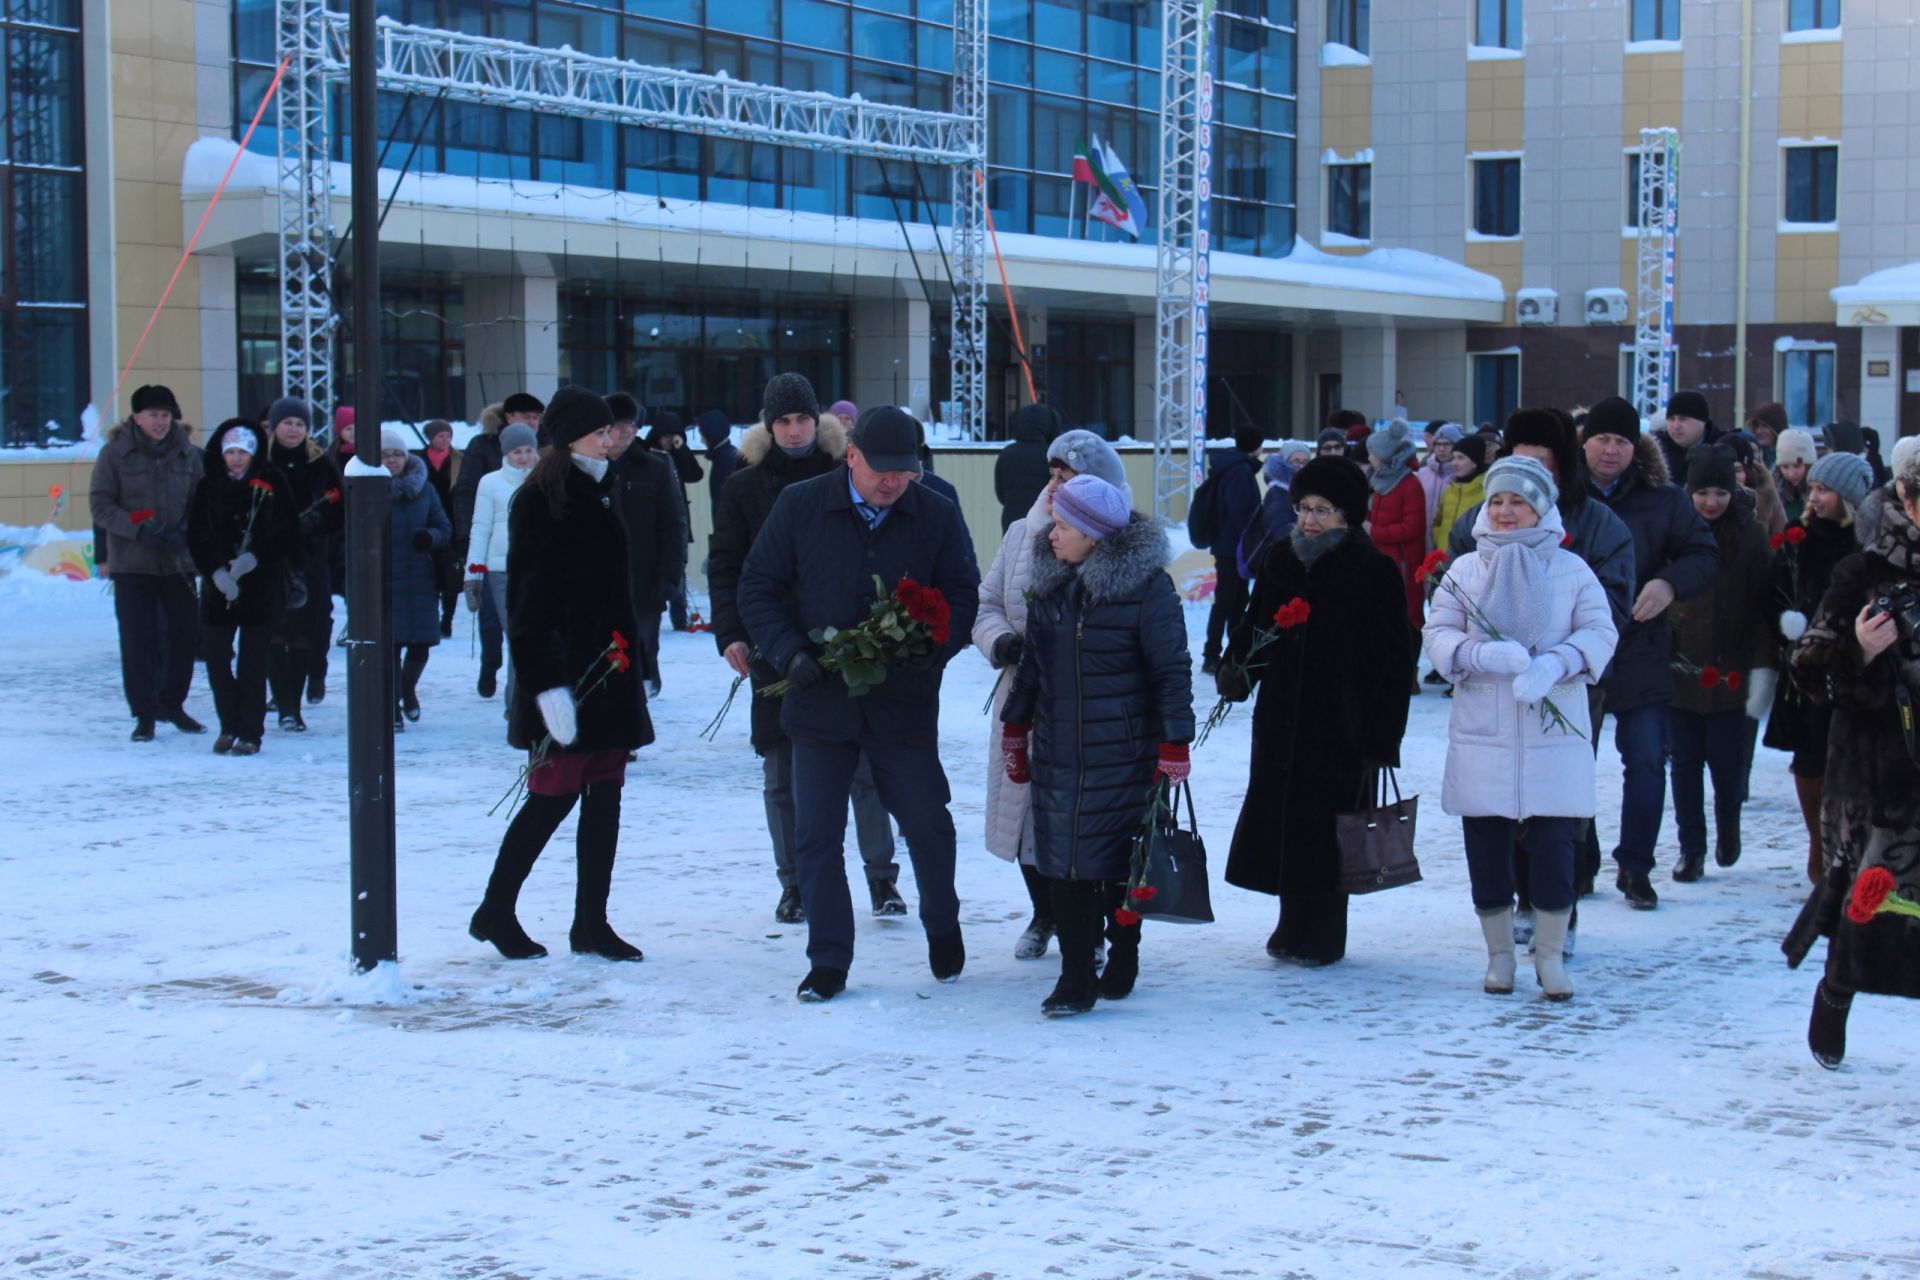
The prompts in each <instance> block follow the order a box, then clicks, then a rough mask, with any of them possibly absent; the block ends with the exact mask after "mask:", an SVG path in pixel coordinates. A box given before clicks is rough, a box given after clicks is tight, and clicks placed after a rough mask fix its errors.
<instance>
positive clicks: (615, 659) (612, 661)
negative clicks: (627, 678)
mask: <svg viewBox="0 0 1920 1280" xmlns="http://www.w3.org/2000/svg"><path fill="white" fill-rule="evenodd" d="M607 663H608V665H609V666H611V667H612V668H613V669H614V670H615V671H625V670H626V669H627V668H628V667H630V666H632V665H633V661H632V659H630V658H628V657H627V655H626V654H624V653H622V652H620V651H619V650H618V649H615V650H614V651H613V652H612V653H610V654H608V655H607Z"/></svg>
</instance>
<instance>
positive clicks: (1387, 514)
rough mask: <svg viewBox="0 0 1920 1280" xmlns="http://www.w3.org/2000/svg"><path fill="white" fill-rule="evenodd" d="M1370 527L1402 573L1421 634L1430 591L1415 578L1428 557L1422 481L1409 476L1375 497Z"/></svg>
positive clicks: (1409, 610) (1410, 615)
mask: <svg viewBox="0 0 1920 1280" xmlns="http://www.w3.org/2000/svg"><path fill="white" fill-rule="evenodd" d="M1367 524H1368V526H1369V527H1368V531H1367V536H1368V537H1369V538H1371V539H1372V540H1373V545H1374V546H1375V547H1377V548H1379V550H1380V552H1381V554H1383V555H1385V556H1386V557H1387V558H1388V559H1389V560H1391V561H1393V563H1394V567H1396V568H1397V569H1399V570H1400V591H1401V595H1402V597H1403V600H1404V608H1405V612H1406V615H1407V621H1408V623H1410V624H1411V625H1412V627H1413V629H1414V630H1415V631H1418V630H1419V629H1420V623H1421V613H1422V609H1421V605H1422V604H1423V603H1424V601H1425V597H1426V589H1425V588H1424V587H1423V586H1421V584H1420V583H1419V582H1418V581H1417V580H1415V578H1414V574H1415V573H1416V572H1417V571H1418V570H1419V568H1420V562H1421V561H1422V560H1423V559H1425V558H1426V554H1427V494H1426V491H1425V490H1424V489H1422V488H1421V487H1420V481H1419V479H1418V478H1417V477H1415V476H1413V475H1411V474H1409V475H1405V476H1402V477H1401V478H1400V483H1399V484H1396V485H1394V486H1393V488H1392V489H1389V490H1388V491H1387V492H1385V493H1375V494H1372V495H1371V496H1370V497H1369V499H1368V503H1367ZM1409 671H1411V667H1409Z"/></svg>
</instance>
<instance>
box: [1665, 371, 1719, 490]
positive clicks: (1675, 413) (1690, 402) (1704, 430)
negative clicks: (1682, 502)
mask: <svg viewBox="0 0 1920 1280" xmlns="http://www.w3.org/2000/svg"><path fill="white" fill-rule="evenodd" d="M1722 434H1723V433H1722V432H1721V430H1720V428H1718V427H1716V426H1714V425H1713V410H1712V409H1711V408H1709V407H1708V405H1707V398H1706V397H1705V396H1704V395H1701V394H1700V393H1699V392H1698V391H1676V392H1674V393H1673V399H1671V400H1669V401H1667V425H1666V427H1665V429H1664V430H1662V431H1661V432H1660V433H1659V435H1658V436H1657V437H1656V438H1657V439H1658V440H1659V442H1660V457H1661V460H1662V461H1664V462H1665V463H1666V464H1667V475H1668V477H1669V478H1670V479H1671V480H1672V483H1673V484H1675V485H1678V484H1680V482H1681V481H1682V480H1683V479H1684V478H1685V477H1686V474H1687V450H1689V449H1691V448H1693V446H1695V445H1697V444H1712V443H1713V442H1714V441H1716V440H1718V439H1719V438H1720V437H1721V435H1722Z"/></svg>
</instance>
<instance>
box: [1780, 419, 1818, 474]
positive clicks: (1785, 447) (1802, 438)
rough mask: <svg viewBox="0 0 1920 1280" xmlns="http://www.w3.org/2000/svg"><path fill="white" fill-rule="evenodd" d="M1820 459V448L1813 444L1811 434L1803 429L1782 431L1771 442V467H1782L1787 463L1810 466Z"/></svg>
mask: <svg viewBox="0 0 1920 1280" xmlns="http://www.w3.org/2000/svg"><path fill="white" fill-rule="evenodd" d="M1819 457H1820V446H1819V445H1817V444H1815V443H1814V440H1813V432H1811V431H1808V430H1807V429H1806V428H1805V427H1789V428H1788V429H1787V430H1785V431H1782V432H1781V433H1780V435H1779V437H1778V438H1777V439H1776V440H1775V441H1774V442H1773V465H1774V466H1776V467H1784V466H1786V465H1787V464H1788V463H1789V462H1799V463H1804V464H1806V465H1807V466H1809V467H1810V466H1812V465H1813V464H1814V463H1815V462H1816V461H1818V460H1819Z"/></svg>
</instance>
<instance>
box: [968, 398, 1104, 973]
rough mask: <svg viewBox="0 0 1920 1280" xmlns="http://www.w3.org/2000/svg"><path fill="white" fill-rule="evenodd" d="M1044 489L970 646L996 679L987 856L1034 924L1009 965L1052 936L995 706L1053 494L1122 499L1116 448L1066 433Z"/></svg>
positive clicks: (1014, 662) (984, 585)
mask: <svg viewBox="0 0 1920 1280" xmlns="http://www.w3.org/2000/svg"><path fill="white" fill-rule="evenodd" d="M1047 467H1048V471H1049V476H1048V480H1047V487H1046V488H1044V489H1042V490H1041V491H1040V496H1039V497H1037V498H1035V499H1034V500H1033V506H1032V508H1031V509H1029V510H1028V512H1027V514H1026V515H1025V516H1024V517H1022V518H1021V519H1018V520H1015V521H1014V522H1013V523H1012V524H1010V525H1008V526H1007V529H1006V532H1005V533H1004V534H1003V535H1001V538H1000V550H999V552H998V554H996V555H995V556H994V557H993V567H992V568H990V569H988V570H987V574H986V577H984V578H982V579H981V581H980V613H979V616H978V617H977V618H976V619H975V620H974V624H973V643H974V646H975V647H976V648H977V649H979V650H980V654H981V656H982V657H984V658H985V659H986V660H987V661H988V662H989V663H991V664H992V665H993V668H994V669H995V670H996V671H998V672H1000V673H1001V674H1000V677H999V680H998V682H997V683H996V684H995V685H994V689H993V712H992V714H991V715H990V716H989V717H988V719H987V812H986V819H987V823H986V825H987V849H988V850H989V851H990V852H991V853H993V854H994V855H996V856H998V857H1001V858H1005V859H1006V860H1007V861H1009V862H1012V863H1015V864H1017V865H1018V866H1019V868H1020V875H1021V878H1022V879H1024V880H1025V881H1026V885H1027V897H1028V900H1029V901H1031V902H1032V904H1033V919H1032V920H1031V921H1030V922H1029V923H1028V924H1027V927H1026V929H1025V930H1024V931H1023V932H1022V933H1021V934H1020V939H1019V941H1018V942H1016V943H1015V944H1014V947H1013V954H1014V958H1015V959H1018V960H1038V959H1039V958H1040V957H1042V956H1044V955H1046V954H1047V944H1048V942H1050V941H1051V940H1052V938H1053V935H1054V924H1053V907H1052V905H1051V903H1050V902H1049V901H1048V897H1047V886H1046V881H1044V880H1043V879H1041V877H1040V874H1039V872H1037V871H1036V870H1034V863H1033V826H1032V821H1031V812H1030V809H1029V804H1028V796H1027V784H1026V783H1024V782H1014V781H1013V780H1012V779H1010V778H1008V777H1007V768H1006V757H1005V755H1004V754H1003V753H1002V751H1001V745H1000V704H1001V703H1002V702H1004V701H1005V700H1006V696H1007V690H1008V688H1009V687H1010V686H1011V685H1012V683H1013V678H1012V675H1011V674H1010V673H1011V671H1012V669H1013V668H1015V667H1018V666H1019V665H1020V647H1021V644H1022V642H1023V641H1024V639H1025V637H1026V634H1027V588H1028V587H1030V586H1031V585H1032V584H1033V555H1034V548H1035V546H1036V545H1038V541H1037V539H1038V536H1039V534H1040V532H1041V531H1042V530H1045V529H1051V528H1052V527H1053V494H1054V491H1055V490H1057V489H1058V488H1059V487H1060V486H1061V485H1063V484H1065V483H1066V482H1067V481H1069V480H1071V479H1073V478H1074V477H1075V476H1077V475H1091V476H1098V477H1100V479H1102V480H1105V481H1106V482H1107V483H1108V484H1110V485H1113V486H1114V487H1115V488H1117V489H1119V490H1120V491H1121V492H1122V493H1123V494H1124V495H1126V497H1127V500H1128V502H1129V503H1131V502H1132V500H1133V490H1132V489H1131V488H1129V487H1128V485H1127V471H1126V467H1125V466H1124V465H1123V464H1122V463H1121V461H1120V455H1119V454H1117V453H1115V452H1114V450H1113V446H1112V445H1110V444H1108V443H1107V442H1106V441H1105V440H1102V439H1101V438H1100V437H1099V436H1097V435H1095V434H1093V432H1091V431H1085V430H1081V429H1078V428H1076V429H1074V430H1072V431H1068V432H1064V433H1063V434H1061V435H1060V436H1059V437H1058V438H1056V439H1055V440H1054V442H1053V443H1052V444H1050V445H1048V446H1047Z"/></svg>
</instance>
